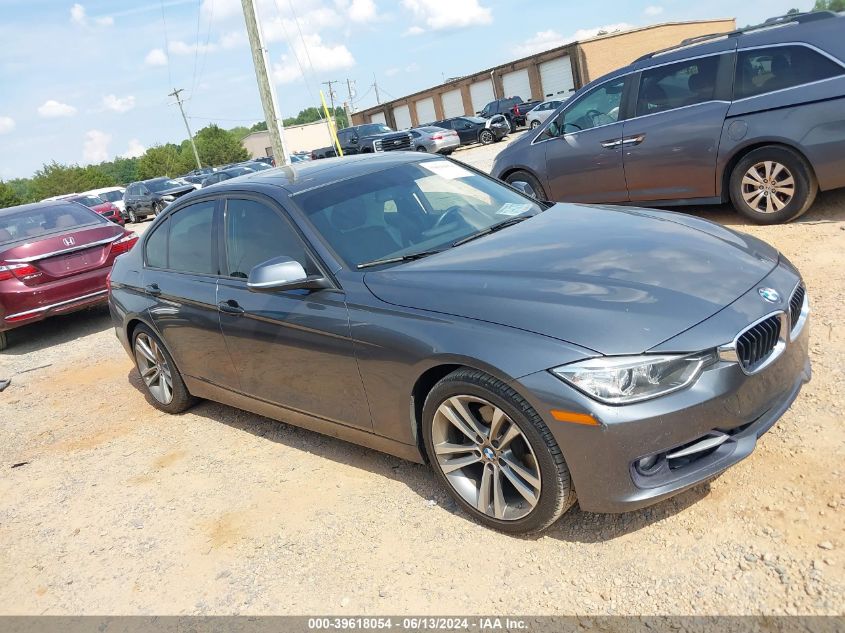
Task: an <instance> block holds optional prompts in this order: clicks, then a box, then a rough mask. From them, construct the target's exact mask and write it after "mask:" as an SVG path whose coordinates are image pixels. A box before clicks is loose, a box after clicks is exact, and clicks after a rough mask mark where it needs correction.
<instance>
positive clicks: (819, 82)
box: [730, 73, 845, 103]
mask: <svg viewBox="0 0 845 633" xmlns="http://www.w3.org/2000/svg"><path fill="white" fill-rule="evenodd" d="M844 78H845V73H843V74H841V75H834V76H833V77H827V78H826V79H817V80H816V81H808V82H807V83H805V84H795V85H794V86H789V88H778V89H777V90H772V91H771V92H761V93H760V94H756V95H751V96H750V97H740V98H739V99H734V100H733V101H732V102H730V103H742V102H743V101H748V100H750V99H759V98H760V97H767V96H769V95H776V94H778V93H781V92H786V91H787V90H797V89H799V88H806V87H807V86H815V85H817V84H823V83H825V82H826V81H834V80H836V79H844ZM834 98H836V97H834Z"/></svg>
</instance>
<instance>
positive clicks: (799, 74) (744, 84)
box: [734, 46, 845, 99]
mask: <svg viewBox="0 0 845 633" xmlns="http://www.w3.org/2000/svg"><path fill="white" fill-rule="evenodd" d="M843 74H845V69H843V67H842V66H840V65H839V64H837V63H836V62H834V61H833V60H831V59H829V58H827V57H825V56H824V55H822V54H820V53H818V52H816V51H814V50H812V49H810V48H807V47H806V46H772V47H769V48H755V49H752V50H747V51H739V53H738V56H737V63H736V79H735V82H734V99H744V98H746V97H754V96H756V95H761V94H765V93H767V92H773V91H775V90H783V89H784V88H792V87H794V86H800V85H802V84H808V83H811V82H813V81H820V80H822V79H829V78H830V77H836V76H838V75H843Z"/></svg>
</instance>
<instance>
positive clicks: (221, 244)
mask: <svg viewBox="0 0 845 633" xmlns="http://www.w3.org/2000/svg"><path fill="white" fill-rule="evenodd" d="M230 200H249V201H251V202H256V203H258V204H262V205H264V206H265V207H267V208H268V209H270V210H271V211H273V212H274V213H275V214H276V215H277V216H279V217H280V218H281V220H282V222H284V223H285V224H287V226H288V227H289V228H290V229H291V232H292V233H293V234H294V235H295V236H296V238H297V239H298V240H299V241H300V242H301V243H302V246H303V247H304V251H305V255H306V257H308V258H310V259H311V263H313V264H314V265H315V266H316V267H317V270H319V271H320V274H321V275H323V276H324V277H325V278H326V279H328V280H329V281H330V282H331V283H332V285H333V286H334V287H335V288H336V289H340V284H338V282H337V280H336V279H335V276H334V275H333V274H331V273H330V272H329V268H328V266H326V264H325V262H323V260H322V258H321V257H320V256H319V254H318V253H317V252H316V251H315V250H314V248H313V246H312V245H311V243H310V242H309V240H308V239H307V238H306V237H305V236H304V235H303V234H302V231H301V230H300V228H299V226H297V224H296V222H294V221H293V218H292V217H291V216H290V213H289V212H288V210H287V209H285V208H284V207H283V206H282V205H281V204H279V203H278V202H276V201H275V200H273V199H272V198H269V197H265V196H263V195H261V194H256V193H253V192H246V191H244V192H235V191H231V192H228V193H227V194H226V195H225V197H223V198H221V199H220V200H218V203H219V204H220V209H219V213H220V221H219V223H218V226H219V228H220V230H219V231H218V239H217V248H218V253H219V257H218V261H219V268H220V277H221V278H223V279H226V281H227V282H240V283H242V284H244V285H246V282H247V280H246V279H244V278H242V277H232V276H230V275H229V264H228V247H227V242H228V235H227V234H226V233H227V229H228V221H227V220H228V217H227V216H228V210H229V201H230Z"/></svg>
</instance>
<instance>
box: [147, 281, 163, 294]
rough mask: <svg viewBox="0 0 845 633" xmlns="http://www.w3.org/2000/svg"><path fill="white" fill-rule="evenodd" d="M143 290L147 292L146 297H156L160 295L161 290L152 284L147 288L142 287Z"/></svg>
mask: <svg viewBox="0 0 845 633" xmlns="http://www.w3.org/2000/svg"><path fill="white" fill-rule="evenodd" d="M144 290H146V291H147V294H148V295H155V296H158V295H160V294H161V288H159V287H158V284H156V283H152V284H149V285H148V286H144Z"/></svg>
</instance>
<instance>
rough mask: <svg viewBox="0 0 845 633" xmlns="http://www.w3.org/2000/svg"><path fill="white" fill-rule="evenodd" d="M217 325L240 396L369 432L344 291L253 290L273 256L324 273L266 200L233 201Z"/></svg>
mask: <svg viewBox="0 0 845 633" xmlns="http://www.w3.org/2000/svg"><path fill="white" fill-rule="evenodd" d="M224 226H225V231H224V240H223V241H224V244H225V249H224V250H225V255H224V266H225V269H224V274H223V276H222V277H221V279H220V285H219V288H218V293H217V302H218V305H219V307H220V313H219V316H220V327H221V329H222V331H223V334H224V336H225V338H226V342H227V346H228V349H229V352H230V353H231V355H232V360H233V361H234V365H235V368H236V370H237V372H238V375H239V377H240V383H241V389H242V391H243V393H245V394H247V395H249V396H252V397H254V398H258V399H260V400H264V401H266V402H272V403H273V404H276V405H279V406H282V407H286V408H288V409H293V410H295V411H298V412H302V413H306V414H308V415H311V416H314V417H318V418H322V419H324V420H330V421H332V422H337V423H340V424H344V425H349V426H355V427H360V428H365V429H370V428H371V427H372V423H371V419H370V414H369V408H368V406H367V401H366V397H365V394H364V387H363V383H362V381H361V375H360V373H359V371H358V364H357V360H356V358H355V351H354V349H353V344H352V338H351V332H350V326H349V315H348V312H347V309H346V302H345V295H344V294H343V292H342V291H341V290H340V289H335V288H328V289H322V290H317V291H313V290H311V291H309V290H288V291H276V292H253V291H251V290H249V289H248V288H247V285H246V282H247V277H248V276H249V272H250V271H251V270H252V268H253V267H254V266H256V265H258V264H260V263H262V262H265V261H267V260H269V259H272V258H274V257H281V256H286V257H290V258H291V259H293V260H295V261H298V262H299V263H301V264H302V266H303V268H304V269H305V271H306V272H308V273H309V274H316V273H320V272H321V270H320V268H319V266H318V264H317V262H316V258H315V257H314V255H313V254H312V253H311V252H310V249H309V248H307V247H306V245H305V243H304V241H303V240H302V238H301V237H300V235H299V233H298V231H296V229H295V228H294V227H293V225H292V224H291V222H290V221H289V220H288V218H287V217H286V215H285V213H284V212H283V211H282V210H281V209H280V208H279V207H278V206H277V205H276V204H275V203H274V202H271V201H269V200H267V199H265V198H263V197H261V198H257V197H256V198H253V197H246V196H245V197H234V196H233V197H230V198H229V199H228V200H227V201H226V209H225V220H224Z"/></svg>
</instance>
